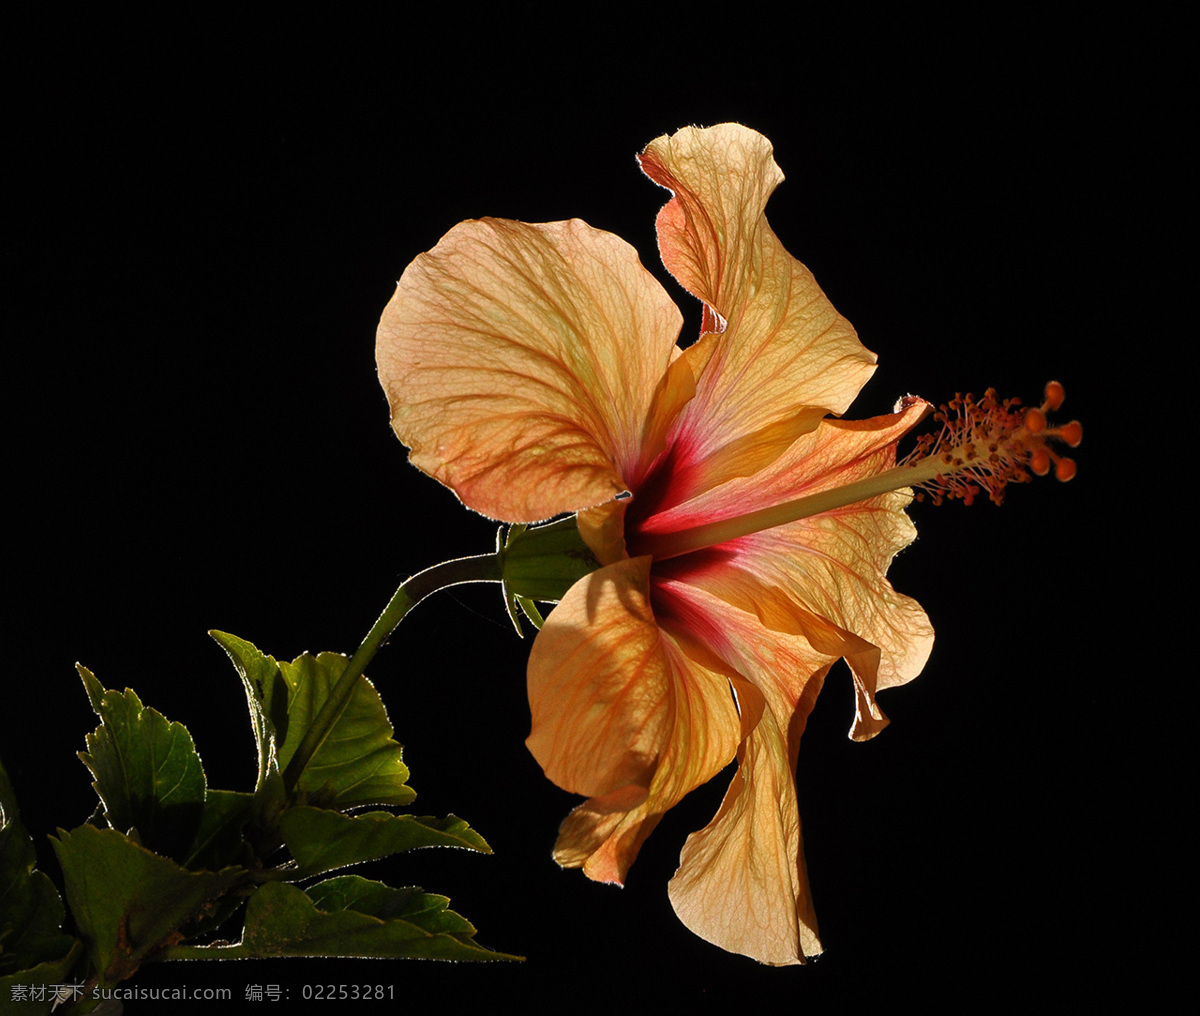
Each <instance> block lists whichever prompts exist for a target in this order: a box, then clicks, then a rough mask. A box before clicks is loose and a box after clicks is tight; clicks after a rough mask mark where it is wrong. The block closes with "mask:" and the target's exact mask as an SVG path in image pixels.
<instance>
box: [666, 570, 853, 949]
mask: <svg viewBox="0 0 1200 1016" xmlns="http://www.w3.org/2000/svg"><path fill="white" fill-rule="evenodd" d="M654 590H655V602H656V604H657V603H662V604H663V611H662V613H663V614H664V615H666V616H667V617H668V618H669V619H670V620H669V621H668V623H679V624H685V625H687V626H688V627H689V628H691V629H697V628H699V627H701V626H702V625H705V626H707V627H708V628H709V630H710V636H709V638H710V648H711V649H712V650H713V652H714V653H715V654H716V655H717V656H719V657H720V659H721V660H722V662H724V663H725V664H726V665H728V666H729V667H731V668H732V669H734V670H736V671H737V672H738V673H739V674H741V675H744V677H742V676H739V677H736V678H734V679H733V685H734V689H735V691H736V694H737V702H738V709H739V711H740V714H741V724H742V728H741V729H742V746H741V748H739V750H738V763H739V764H738V771H737V774H736V775H735V776H734V778H733V780H732V782H731V783H730V785H729V789H728V791H727V792H726V795H725V799H724V801H723V802H722V804H721V808H720V810H719V811H718V812H717V815H716V817H715V818H714V819H713V821H712V822H710V823H709V825H708V826H706V827H705V828H704V829H703V830H701V831H700V832H698V833H695V834H693V835H692V836H690V837H689V838H688V841H687V844H686V845H685V846H684V849H683V853H682V855H681V857H680V866H679V871H678V872H677V873H676V874H675V877H674V878H673V879H672V880H671V885H670V895H671V902H672V904H673V905H674V907H675V910H676V913H678V914H679V917H680V919H681V920H682V921H683V922H684V923H685V924H686V925H687V926H688V927H689V928H690V929H691V930H692V931H694V932H695V933H696V934H697V935H700V936H701V937H702V938H704V939H706V940H708V941H709V942H712V943H714V944H715V945H719V946H721V947H722V948H723V949H727V950H729V951H731V952H737V953H742V954H744V955H747V956H753V957H754V958H755V959H758V960H760V961H761V962H763V963H771V964H789V963H801V962H803V961H804V958H805V957H806V956H812V955H815V954H816V953H819V952H820V951H821V945H820V941H819V939H818V937H817V925H816V916H815V913H814V911H813V905H812V898H811V895H810V893H809V888H808V878H807V874H806V871H805V867H804V855H803V843H802V838H801V834H800V817H799V810H798V807H797V801H796V788H795V771H796V759H797V756H798V753H799V748H800V737H801V735H802V734H803V732H804V727H805V724H806V722H807V719H808V715H809V713H810V712H811V711H812V708H813V705H814V704H815V702H816V698H817V695H818V693H819V692H820V690H821V686H822V684H823V682H824V678H825V674H826V673H827V672H828V670H829V667H830V664H831V662H832V660H833V657H830V656H827V655H824V654H822V653H819V652H815V651H814V650H813V649H812V648H811V647H810V646H809V645H808V643H807V642H806V641H805V640H804V639H802V638H798V637H796V636H792V635H788V634H784V633H781V632H776V631H771V630H769V629H766V628H764V627H763V626H762V624H761V622H759V620H758V618H757V617H755V616H754V614H752V613H748V612H745V611H741V610H738V609H736V608H734V607H731V606H730V605H729V604H727V603H725V602H723V601H721V600H719V599H717V598H715V597H713V596H711V595H710V594H708V593H705V592H703V591H702V590H699V589H697V588H695V587H692V586H688V585H686V584H684V583H680V582H674V581H671V580H665V579H656V580H655V581H654ZM701 618H703V619H706V620H704V621H702V620H701Z"/></svg>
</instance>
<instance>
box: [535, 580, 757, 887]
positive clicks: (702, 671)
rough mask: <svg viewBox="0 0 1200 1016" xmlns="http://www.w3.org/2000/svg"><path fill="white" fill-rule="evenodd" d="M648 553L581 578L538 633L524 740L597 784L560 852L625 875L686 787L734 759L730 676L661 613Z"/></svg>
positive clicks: (593, 872)
mask: <svg viewBox="0 0 1200 1016" xmlns="http://www.w3.org/2000/svg"><path fill="white" fill-rule="evenodd" d="M649 567H650V560H649V558H635V559H633V560H626V561H621V562H619V563H617V564H613V565H609V566H608V567H605V568H602V569H600V570H599V571H596V572H593V573H592V574H591V575H589V576H587V577H586V578H584V579H582V580H580V581H579V582H578V583H576V584H575V585H574V586H573V587H572V588H571V589H570V590H569V591H568V592H567V595H566V596H565V597H564V599H563V601H562V603H560V604H559V605H558V606H557V607H556V608H555V609H554V611H553V612H552V613H551V614H550V617H549V618H548V619H547V621H546V625H545V627H544V628H543V629H542V631H541V633H540V634H539V635H538V637H537V639H536V640H535V642H534V646H533V651H532V652H531V654H530V659H529V703H530V708H531V711H532V713H533V730H532V732H531V733H530V735H529V739H528V742H527V743H528V745H529V749H530V751H531V752H532V753H533V755H534V757H535V758H536V759H537V760H538V762H539V763H540V764H541V766H542V768H543V769H544V770H545V772H546V775H547V776H548V777H550V779H552V780H553V781H554V782H555V783H557V784H558V785H559V786H560V787H562V788H563V789H565V790H570V791H573V792H575V793H580V794H587V795H590V798H591V799H590V800H589V801H587V802H586V803H584V804H583V805H581V806H580V807H579V808H577V809H576V810H575V811H574V812H573V813H572V814H571V815H570V816H569V817H568V818H567V820H566V822H564V823H563V827H562V829H561V831H560V834H559V841H558V844H557V846H556V847H555V857H556V858H557V859H558V861H559V863H560V864H563V865H564V866H575V867H577V866H582V867H583V868H584V871H585V872H586V874H587V875H588V876H589V877H591V878H594V879H596V880H598V881H606V882H621V881H623V880H624V878H625V874H626V872H627V871H628V869H629V865H630V864H632V863H633V860H634V858H635V857H636V855H637V851H638V849H639V848H640V846H641V844H642V842H643V841H644V840H645V838H646V837H647V836H648V835H649V834H650V832H651V830H652V829H653V828H654V826H655V825H656V824H657V823H658V821H659V819H660V818H661V817H662V815H663V814H664V813H665V812H666V811H667V810H668V809H670V808H671V807H673V806H674V805H675V804H676V803H678V802H679V800H680V799H682V798H683V796H684V795H685V794H687V793H688V792H689V791H691V790H693V789H694V788H695V787H697V786H699V785H700V784H702V783H704V782H706V781H708V780H709V779H711V778H712V777H713V776H714V775H716V773H718V772H719V771H720V770H721V769H722V768H723V767H724V766H725V765H727V764H728V762H729V761H730V760H731V759H732V758H733V755H734V752H735V750H736V747H737V743H738V739H739V724H738V718H737V712H736V710H735V708H734V704H733V699H732V696H731V694H730V690H729V680H728V675H727V674H726V673H724V672H722V671H721V670H720V669H718V668H714V667H711V666H706V665H705V663H704V661H703V660H702V659H694V658H692V657H691V656H689V655H688V653H687V652H685V650H684V648H683V647H681V645H680V644H679V642H678V640H677V639H674V638H672V637H671V636H670V635H668V634H666V633H664V632H662V631H661V630H660V629H659V627H658V626H657V624H656V623H655V619H654V614H653V611H652V609H651V607H650V600H649Z"/></svg>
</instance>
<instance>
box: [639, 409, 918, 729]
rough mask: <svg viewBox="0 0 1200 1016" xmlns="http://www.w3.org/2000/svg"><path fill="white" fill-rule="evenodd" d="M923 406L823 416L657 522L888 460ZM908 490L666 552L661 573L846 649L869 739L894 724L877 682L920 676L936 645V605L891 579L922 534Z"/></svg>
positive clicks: (838, 478)
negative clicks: (749, 473) (764, 460)
mask: <svg viewBox="0 0 1200 1016" xmlns="http://www.w3.org/2000/svg"><path fill="white" fill-rule="evenodd" d="M922 411H923V407H922V406H920V405H913V406H911V407H909V408H907V409H906V410H905V411H904V412H902V413H897V414H894V415H892V416H881V417H875V418H873V419H870V420H861V421H854V422H849V421H844V420H826V421H823V422H822V424H821V426H820V427H819V428H818V429H817V430H816V431H814V432H812V433H811V434H807V435H804V436H803V437H801V438H800V439H798V440H797V441H796V442H795V444H794V445H793V446H792V447H791V448H789V449H788V451H787V452H786V453H785V454H784V455H782V456H780V457H779V458H778V459H777V460H776V461H775V462H774V463H772V465H771V466H770V467H769V468H768V469H766V470H764V471H763V472H762V473H760V474H758V475H757V476H755V477H753V478H752V479H751V480H741V479H738V480H732V481H730V482H729V483H727V484H725V485H724V486H723V487H721V488H718V489H716V490H713V491H709V492H708V493H707V494H705V495H702V496H701V497H699V498H696V499H695V500H694V501H692V502H689V503H688V504H686V505H682V506H680V508H678V509H676V510H674V511H673V512H668V513H664V515H663V516H661V517H656V518H655V519H653V520H651V522H652V525H653V526H655V527H660V526H661V527H663V528H664V529H665V530H666V531H673V530H674V529H675V528H677V527H686V526H687V525H695V524H697V523H698V522H699V521H702V520H706V519H709V518H713V517H721V516H722V514H723V513H725V512H734V511H742V512H744V511H752V510H754V509H756V508H758V507H761V506H763V505H767V504H773V503H779V502H781V501H787V500H790V499H793V498H796V497H802V496H804V495H806V494H810V493H816V492H818V491H820V490H823V489H825V488H827V487H829V486H833V485H837V484H843V483H849V482H853V481H854V480H856V479H859V478H861V477H864V476H869V475H872V474H874V473H876V472H880V471H882V470H884V469H888V468H890V467H891V466H892V465H894V464H895V442H896V441H897V440H898V439H899V437H900V436H901V435H902V434H903V433H904V432H905V431H907V430H908V429H909V427H911V426H912V425H913V423H914V422H916V420H917V419H919V417H920V415H921V413H922ZM909 500H910V497H909V495H908V494H907V493H905V492H892V493H889V494H884V495H882V496H880V497H876V498H872V499H870V500H868V501H863V502H859V503H857V504H853V505H847V506H846V507H844V508H839V509H836V510H834V511H830V512H825V513H823V514H821V515H815V516H812V517H810V518H806V519H801V520H800V521H798V522H794V523H790V524H788V525H784V526H778V527H776V528H774V529H768V530H764V531H763V532H760V533H755V534H753V535H751V536H747V537H742V538H741V539H737V540H731V541H729V542H728V543H725V544H722V545H721V546H719V547H715V548H711V549H710V550H708V551H705V552H703V553H701V554H692V555H687V556H686V557H683V558H679V559H677V560H674V561H667V562H662V563H661V564H659V565H657V566H656V573H660V574H662V575H664V576H670V577H672V578H674V579H676V580H677V581H680V582H685V583H688V584H690V585H693V586H696V587H697V588H701V589H704V590H706V591H708V592H710V593H712V594H713V595H716V596H718V597H720V598H722V599H723V600H725V601H726V602H728V603H730V604H732V605H734V606H736V607H738V608H740V609H742V610H747V611H751V612H753V613H755V614H756V615H757V616H758V617H759V619H760V620H761V621H762V622H763V624H764V625H766V626H767V627H770V628H773V629H776V630H780V631H786V632H790V633H793V634H799V635H803V636H804V637H805V638H806V639H808V641H809V642H810V643H811V644H812V645H813V646H814V648H817V649H819V650H820V651H822V652H829V653H833V654H834V655H841V656H845V657H846V661H847V662H848V663H849V664H850V667H851V671H852V672H853V674H854V682H855V692H856V700H857V715H856V718H855V721H854V725H853V728H852V730H851V736H852V737H853V738H855V739H856V740H865V739H867V738H868V737H871V736H873V735H874V734H876V733H878V732H879V731H880V730H882V729H883V727H884V726H886V724H887V719H886V717H885V716H884V715H883V713H882V712H881V711H880V709H879V707H878V705H877V704H876V702H875V694H876V692H877V691H878V690H880V689H882V688H887V687H892V686H894V685H898V684H903V683H905V682H906V681H910V680H912V678H914V677H916V676H917V674H919V673H920V671H921V669H922V668H923V667H924V665H925V662H926V660H927V659H928V657H929V652H930V649H931V647H932V644H933V629H932V627H931V625H930V623H929V619H928V617H927V616H926V614H925V612H924V611H923V610H922V609H921V607H920V605H919V604H917V603H916V601H914V600H912V599H911V598H909V597H907V596H904V595H902V594H900V593H897V592H896V591H895V590H894V589H893V588H892V586H891V583H889V582H888V580H887V578H886V572H887V569H888V566H889V565H890V564H891V561H892V558H893V557H894V556H895V554H896V553H897V552H898V551H899V550H901V549H902V548H904V547H906V546H907V545H908V544H909V543H911V542H912V540H913V539H914V538H915V536H916V529H915V528H914V527H913V525H912V522H911V521H910V520H909V519H908V516H907V515H905V514H904V509H905V507H906V506H907V505H908V503H909Z"/></svg>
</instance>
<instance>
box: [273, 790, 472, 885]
mask: <svg viewBox="0 0 1200 1016" xmlns="http://www.w3.org/2000/svg"><path fill="white" fill-rule="evenodd" d="M279 829H280V832H281V833H282V834H283V840H284V843H286V844H287V848H288V850H290V851H291V853H292V856H293V857H295V859H296V863H297V864H298V865H299V868H298V870H297V871H296V872H295V873H291V872H289V874H288V877H289V878H303V877H305V876H307V875H318V874H321V873H322V872H326V871H332V870H333V869H334V868H344V867H345V866H346V865H348V864H358V863H359V862H361V861H370V860H374V859H375V858H379V857H387V856H388V855H390V854H398V853H400V852H402V851H405V850H416V849H418V848H420V847H463V848H466V849H467V850H478V851H480V852H481V853H485V854H490V853H491V852H492V848H491V847H489V846H488V845H487V842H486V841H485V840H484V838H483V837H482V836H480V835H479V834H478V833H477V832H475V830H474V829H472V828H471V827H470V826H469V825H467V823H466V822H464V821H463V820H462V819H461V818H458V817H457V816H455V815H448V816H446V817H445V818H434V817H433V816H429V815H426V816H418V815H393V814H392V813H391V812H386V811H371V812H367V813H365V814H361V815H343V814H342V813H341V812H337V811H326V810H325V809H322V808H308V807H295V808H289V809H288V810H287V811H286V812H285V813H284V815H283V817H282V818H281V820H280V823H279Z"/></svg>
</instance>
